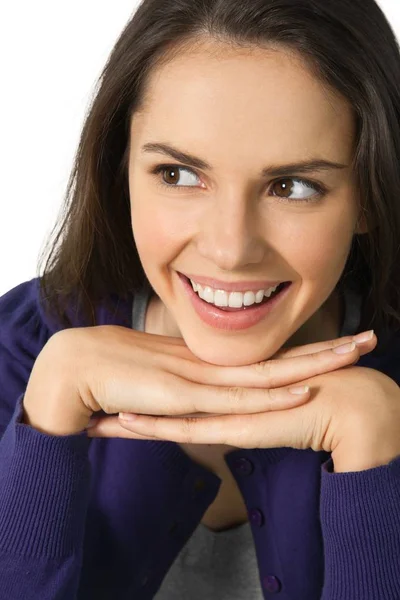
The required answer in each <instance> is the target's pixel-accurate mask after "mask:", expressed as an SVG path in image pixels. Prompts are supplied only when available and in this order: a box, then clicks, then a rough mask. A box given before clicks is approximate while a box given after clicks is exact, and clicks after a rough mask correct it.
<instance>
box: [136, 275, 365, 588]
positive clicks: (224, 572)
mask: <svg viewBox="0 0 400 600" xmlns="http://www.w3.org/2000/svg"><path fill="white" fill-rule="evenodd" d="M150 292H151V288H148V287H147V288H146V289H145V291H142V292H140V293H137V294H136V295H135V298H134V302H133V310H132V329H135V330H136V331H144V323H145V316H146V309H147V304H148V301H149V299H150ZM344 298H345V311H344V320H343V324H342V329H341V332H340V337H341V336H345V335H351V334H353V333H354V332H355V331H356V330H357V327H358V324H359V321H360V316H361V300H362V298H361V296H359V295H358V294H357V293H356V292H354V291H353V290H350V289H346V290H345V291H344ZM154 598H155V600H177V599H178V598H179V600H211V599H213V598H218V600H263V599H264V595H263V592H262V588H261V583H260V578H259V572H258V566H257V556H256V552H255V547H254V540H253V534H252V530H251V525H250V523H249V522H246V523H243V524H242V525H239V526H238V527H234V528H232V529H228V530H225V531H218V532H216V531H212V530H210V529H208V528H207V527H206V526H205V525H203V524H202V523H199V525H198V527H197V529H196V530H195V531H194V533H193V535H192V536H191V538H190V539H189V540H188V541H187V543H186V545H185V546H184V547H183V548H182V550H181V552H180V553H179V554H178V556H177V557H176V559H175V561H174V563H173V564H172V566H171V568H170V570H169V571H168V573H167V574H166V576H165V578H164V580H163V582H162V584H161V587H160V589H159V590H158V592H157V594H156V595H155V596H154Z"/></svg>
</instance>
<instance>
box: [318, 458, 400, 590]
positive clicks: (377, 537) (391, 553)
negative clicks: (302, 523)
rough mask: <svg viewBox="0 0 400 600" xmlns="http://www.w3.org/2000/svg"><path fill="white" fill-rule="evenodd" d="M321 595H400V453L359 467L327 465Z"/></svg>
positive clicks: (322, 511) (323, 487)
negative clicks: (337, 468) (383, 462)
mask: <svg viewBox="0 0 400 600" xmlns="http://www.w3.org/2000/svg"><path fill="white" fill-rule="evenodd" d="M320 518H321V527H322V534H323V540H324V559H325V577H324V588H323V593H322V596H321V600H339V599H340V600H376V598H385V600H396V599H398V598H400V457H398V458H396V459H394V460H393V461H391V462H390V463H389V464H387V465H381V466H379V467H376V468H372V469H366V470H362V471H357V472H339V473H334V472H333V461H332V458H330V459H329V460H328V461H327V462H326V463H324V464H323V465H322V470H321V501H320Z"/></svg>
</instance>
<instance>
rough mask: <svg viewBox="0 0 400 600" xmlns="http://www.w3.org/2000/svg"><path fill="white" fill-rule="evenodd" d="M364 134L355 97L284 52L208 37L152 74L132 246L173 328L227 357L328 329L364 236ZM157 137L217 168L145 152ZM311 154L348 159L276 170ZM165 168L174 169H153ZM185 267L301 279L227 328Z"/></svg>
mask: <svg viewBox="0 0 400 600" xmlns="http://www.w3.org/2000/svg"><path fill="white" fill-rule="evenodd" d="M354 135H355V131H354V121H353V114H352V111H351V108H350V107H349V105H348V104H347V102H346V101H345V100H344V99H342V98H340V97H337V96H335V95H333V94H332V93H330V92H329V91H328V90H327V89H325V88H324V87H322V85H321V84H320V83H319V82H318V81H317V80H316V79H315V78H314V77H313V76H312V74H311V73H310V71H308V70H307V68H306V67H305V66H304V64H303V63H302V62H301V61H300V59H299V58H296V56H295V55H293V54H289V53H287V52H285V51H283V50H273V49H271V50H269V49H268V50H266V49H265V50H264V49H255V50H251V51H250V50H247V51H245V50H243V49H242V50H240V49H233V48H232V47H228V46H226V47H223V46H221V45H219V46H217V45H216V43H214V42H211V41H205V42H204V43H203V44H202V45H199V46H198V47H197V48H196V50H193V51H192V52H190V53H185V52H182V54H181V55H179V56H178V57H176V56H175V57H174V58H172V59H171V61H170V62H169V63H168V64H164V65H163V66H162V67H159V68H158V70H156V71H153V74H152V77H151V79H150V81H149V87H148V91H147V96H146V104H145V105H144V110H143V111H142V112H140V113H136V114H135V115H134V116H133V119H132V124H131V149H130V159H129V187H130V198H131V217H132V228H133V234H134V238H135V243H136V246H137V250H138V253H139V256H140V259H141V262H142V265H143V268H144V271H145V273H146V275H147V277H148V279H149V281H150V283H151V285H152V287H153V289H154V291H155V292H156V294H157V296H156V297H155V299H154V302H155V304H154V307H155V308H154V309H155V310H156V311H157V314H158V322H159V323H160V327H162V334H163V335H171V336H176V337H182V338H183V339H184V340H185V343H186V344H187V346H188V347H189V349H190V350H191V351H192V352H193V353H194V354H195V355H196V356H198V357H199V358H200V359H201V360H203V361H206V362H210V363H214V364H218V365H227V366H229V365H231V366H235V365H245V364H251V363H255V362H258V361H261V360H266V359H267V358H269V357H271V356H272V355H273V354H275V353H276V352H277V351H278V350H279V349H280V348H281V347H282V346H283V345H300V344H301V343H307V342H309V341H310V342H311V341H316V340H317V339H323V336H324V333H323V322H324V315H325V312H324V311H326V307H327V306H328V305H329V304H330V302H331V299H332V298H333V297H334V289H335V286H336V284H337V282H338V280H339V278H340V276H341V274H342V272H343V269H344V266H345V263H346V259H347V257H348V254H349V251H350V247H351V242H352V238H353V235H354V233H363V232H364V231H360V230H359V229H357V219H358V210H359V207H358V202H357V198H356V189H355V184H354V180H353V173H352V171H351V169H350V166H349V165H350V163H351V159H352V156H353V144H354ZM150 143H151V144H164V145H169V146H172V147H173V148H175V149H177V150H180V151H182V152H185V153H186V154H190V155H192V156H195V157H197V159H198V160H202V161H203V162H205V163H208V167H209V168H207V167H206V166H204V165H202V166H201V168H200V167H198V166H197V167H193V166H192V165H191V163H189V162H187V161H183V162H180V161H179V160H176V159H175V158H172V156H170V155H166V154H165V153H162V152H161V151H155V150H154V149H153V150H151V151H149V150H145V149H144V145H145V144H150ZM311 160H325V161H330V162H333V163H338V164H340V165H344V167H342V168H324V169H321V168H319V169H318V168H313V169H312V170H309V171H308V172H302V171H300V170H298V169H290V171H289V172H288V173H286V174H285V175H281V176H277V175H276V174H272V173H271V171H272V166H273V167H274V169H275V168H277V167H282V166H283V165H288V164H291V163H299V162H304V161H307V162H308V161H311ZM162 164H164V165H172V167H171V168H167V169H165V170H164V171H161V172H159V173H158V174H154V173H152V171H153V170H154V169H155V168H156V167H157V166H158V165H162ZM178 167H179V170H178ZM263 171H264V173H263ZM304 179H305V180H306V182H302V180H304ZM163 184H164V185H163ZM168 186H169V187H168ZM320 188H323V189H324V190H326V191H321V192H319V189H320ZM307 199H308V201H307ZM178 273H183V274H190V275H193V276H194V279H196V275H197V276H199V277H210V278H213V279H218V280H220V281H222V282H228V283H231V282H239V283H240V282H249V281H251V282H271V281H272V282H275V281H278V282H286V281H291V282H292V284H291V286H290V288H289V290H288V291H287V293H286V296H285V297H284V298H282V299H281V300H279V301H278V302H277V303H276V305H275V306H274V308H273V310H272V311H271V312H270V313H268V314H267V315H265V316H264V317H263V318H262V319H261V320H260V321H259V322H257V323H256V324H254V325H252V326H250V327H246V328H243V329H232V330H229V329H221V328H219V327H215V326H212V325H209V324H208V323H205V322H204V321H203V320H202V319H201V318H200V317H199V315H198V313H197V312H196V310H195V309H194V308H193V305H192V302H191V300H190V298H189V297H188V295H187V293H186V292H185V289H184V285H183V283H182V281H181V279H180V277H179V276H178ZM221 287H222V289H223V286H221ZM262 288H263V286H261V289H262ZM247 289H248V288H247ZM243 291H246V287H244V290H243ZM242 310H243V309H242ZM246 310H247V309H246ZM160 333H161V331H160Z"/></svg>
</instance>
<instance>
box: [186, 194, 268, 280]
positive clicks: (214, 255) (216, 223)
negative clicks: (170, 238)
mask: <svg viewBox="0 0 400 600" xmlns="http://www.w3.org/2000/svg"><path fill="white" fill-rule="evenodd" d="M203 216H204V218H203V220H202V222H201V226H200V228H199V235H198V243H197V251H198V252H199V253H200V254H201V255H202V256H203V257H204V258H206V259H207V260H208V261H209V262H211V263H213V264H214V265H216V266H217V267H219V268H220V269H221V270H226V271H240V270H243V268H245V267H246V266H247V265H252V264H258V263H262V262H264V261H265V254H266V252H268V245H267V244H266V242H265V239H264V237H265V236H263V233H262V231H261V227H262V223H261V219H260V218H259V216H258V215H257V210H256V206H255V203H254V205H251V204H250V202H249V200H248V198H246V199H244V196H243V194H239V193H235V192H233V193H231V194H229V195H228V194H225V195H224V197H223V198H222V199H221V198H218V199H215V201H213V202H210V209H209V211H208V212H207V213H206V214H205V215H203Z"/></svg>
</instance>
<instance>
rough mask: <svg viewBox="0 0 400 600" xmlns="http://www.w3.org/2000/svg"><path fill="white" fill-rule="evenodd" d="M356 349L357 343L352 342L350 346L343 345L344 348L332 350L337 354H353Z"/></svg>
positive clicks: (338, 347) (339, 347)
mask: <svg viewBox="0 0 400 600" xmlns="http://www.w3.org/2000/svg"><path fill="white" fill-rule="evenodd" d="M355 347H356V343H355V342H351V343H350V344H343V346H337V347H336V348H332V351H333V352H334V353H335V354H347V353H348V352H353V350H354V348H355Z"/></svg>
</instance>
